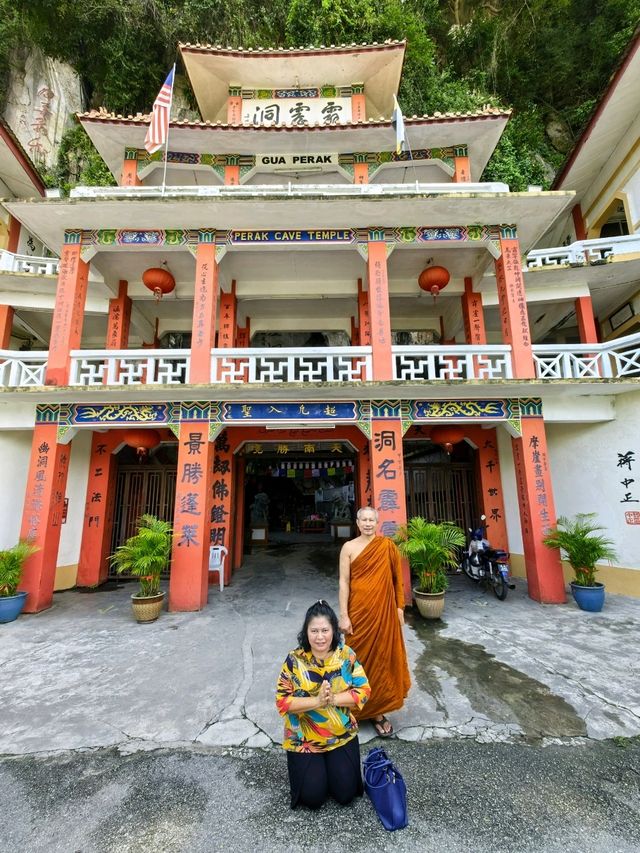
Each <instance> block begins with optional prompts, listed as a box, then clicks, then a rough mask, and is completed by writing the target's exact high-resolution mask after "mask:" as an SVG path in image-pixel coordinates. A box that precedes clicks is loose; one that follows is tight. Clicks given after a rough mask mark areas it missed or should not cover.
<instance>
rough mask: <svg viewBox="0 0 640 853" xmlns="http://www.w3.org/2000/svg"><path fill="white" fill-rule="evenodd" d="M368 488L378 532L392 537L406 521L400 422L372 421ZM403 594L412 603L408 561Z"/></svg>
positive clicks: (375, 419) (404, 571)
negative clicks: (371, 494)
mask: <svg viewBox="0 0 640 853" xmlns="http://www.w3.org/2000/svg"><path fill="white" fill-rule="evenodd" d="M369 454H370V458H371V487H372V490H373V506H374V508H375V509H377V510H378V514H379V516H380V526H379V532H380V533H381V534H382V535H383V536H393V535H394V533H395V532H396V529H397V528H398V527H399V526H400V525H401V524H406V521H407V499H406V490H405V482H404V456H403V452H402V422H401V421H400V420H391V419H387V418H373V419H372V421H371V443H370V450H369ZM403 575H404V595H405V600H406V601H407V603H410V602H411V598H412V596H411V574H410V572H409V564H408V562H406V561H405V562H404V564H403Z"/></svg>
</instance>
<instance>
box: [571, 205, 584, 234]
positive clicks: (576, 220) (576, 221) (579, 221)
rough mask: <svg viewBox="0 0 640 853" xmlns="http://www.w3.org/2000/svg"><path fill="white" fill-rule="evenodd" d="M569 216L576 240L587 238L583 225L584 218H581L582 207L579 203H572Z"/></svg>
mask: <svg viewBox="0 0 640 853" xmlns="http://www.w3.org/2000/svg"><path fill="white" fill-rule="evenodd" d="M571 216H572V218H573V227H574V229H575V232H576V240H586V239H587V229H586V228H585V227H584V219H583V218H582V208H581V207H580V204H574V205H573V208H572V209H571Z"/></svg>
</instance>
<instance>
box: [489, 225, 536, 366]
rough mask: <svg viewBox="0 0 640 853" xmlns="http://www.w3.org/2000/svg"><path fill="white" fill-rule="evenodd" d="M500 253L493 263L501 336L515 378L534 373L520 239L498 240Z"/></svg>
mask: <svg viewBox="0 0 640 853" xmlns="http://www.w3.org/2000/svg"><path fill="white" fill-rule="evenodd" d="M500 249H501V255H500V257H499V258H498V260H497V261H496V262H495V267H496V283H497V286H498V303H499V305H500V320H501V322H502V336H503V339H504V343H505V344H509V345H510V346H511V348H512V354H511V358H512V363H513V375H514V376H515V377H516V378H518V379H532V378H533V377H534V376H535V370H534V366H533V356H532V354H531V332H530V330H529V315H528V314H527V297H526V294H525V289H524V279H523V277H522V262H521V260H520V241H519V240H517V239H516V240H503V239H501V240H500Z"/></svg>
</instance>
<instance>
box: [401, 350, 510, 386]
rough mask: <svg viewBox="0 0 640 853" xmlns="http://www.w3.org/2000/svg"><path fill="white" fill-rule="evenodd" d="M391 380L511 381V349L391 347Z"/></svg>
mask: <svg viewBox="0 0 640 853" xmlns="http://www.w3.org/2000/svg"><path fill="white" fill-rule="evenodd" d="M393 355H394V366H395V374H394V378H395V379H405V380H406V381H407V382H415V381H416V380H424V379H427V380H430V381H433V380H442V381H453V380H456V379H485V380H486V379H511V378H512V376H513V374H512V371H511V347H510V346H505V345H502V344H501V345H496V346H478V347H476V346H465V345H462V344H461V345H458V346H431V347H422V346H406V347H393Z"/></svg>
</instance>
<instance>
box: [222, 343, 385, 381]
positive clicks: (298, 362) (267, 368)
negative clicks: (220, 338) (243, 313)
mask: <svg viewBox="0 0 640 853" xmlns="http://www.w3.org/2000/svg"><path fill="white" fill-rule="evenodd" d="M211 378H212V381H213V382H234V383H241V382H249V383H251V384H256V383H262V382H356V381H359V380H365V381H366V380H370V379H371V378H372V365H371V347H332V348H331V349H324V348H318V349H314V348H311V347H299V348H295V349H273V348H268V347H267V348H263V349H216V350H212V351H211Z"/></svg>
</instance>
